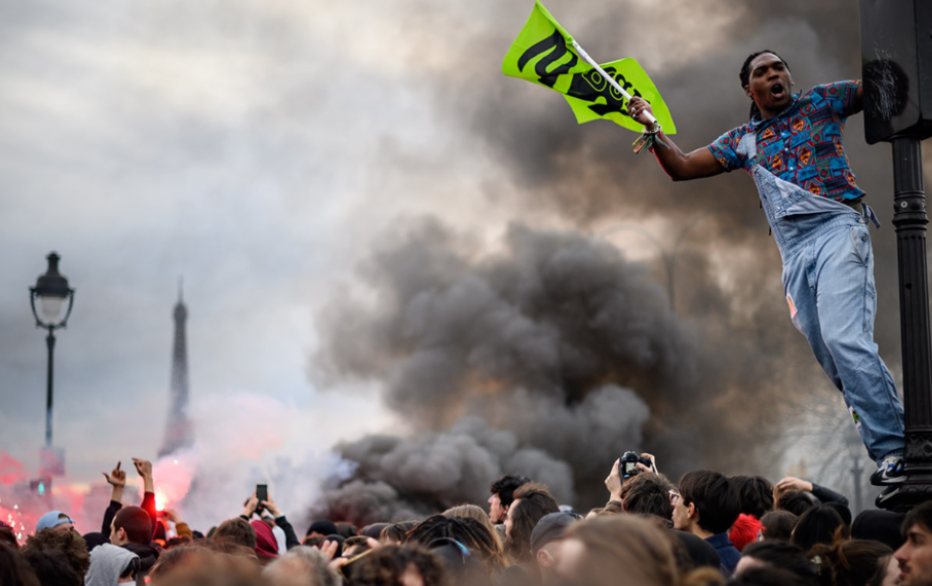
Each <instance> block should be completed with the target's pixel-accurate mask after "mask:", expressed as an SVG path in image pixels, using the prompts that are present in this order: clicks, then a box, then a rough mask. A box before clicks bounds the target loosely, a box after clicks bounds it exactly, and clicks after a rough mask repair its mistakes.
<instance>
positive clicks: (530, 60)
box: [502, 0, 676, 134]
mask: <svg viewBox="0 0 932 586" xmlns="http://www.w3.org/2000/svg"><path fill="white" fill-rule="evenodd" d="M602 68H603V69H604V70H605V73H607V74H608V75H610V76H612V77H613V78H614V79H615V81H617V82H618V84H619V85H621V87H623V88H624V89H625V91H627V92H628V93H629V94H631V95H633V96H640V97H642V98H644V99H645V100H646V101H647V102H648V103H649V104H650V105H651V109H652V110H653V112H654V117H655V118H657V121H658V122H660V124H661V126H662V127H663V131H664V132H665V133H667V134H676V125H675V124H674V123H673V117H672V116H670V110H669V109H668V108H667V105H666V104H665V103H664V101H663V98H661V97H660V92H659V91H657V88H656V86H654V82H652V81H651V79H650V77H649V76H648V75H647V73H646V72H645V71H644V70H643V69H642V68H641V66H640V65H639V64H638V62H637V61H635V60H634V59H619V60H618V61H612V62H611V63H607V64H605V65H603V66H602ZM502 73H504V74H505V75H509V76H511V77H518V78H520V79H526V80H528V81H531V82H534V83H536V84H539V85H542V86H545V87H548V88H550V89H552V90H554V91H557V92H560V93H561V94H563V95H564V96H565V97H566V101H567V102H569V105H570V108H572V109H573V113H574V114H575V115H576V121H577V122H579V123H580V124H583V123H585V122H589V121H591V120H596V119H598V118H603V119H606V120H611V121H612V122H614V123H616V124H618V125H620V126H624V127H625V128H628V129H630V130H633V131H635V132H641V131H642V130H643V129H644V127H643V125H641V124H639V123H637V122H635V121H634V120H632V119H631V118H630V117H629V116H628V115H627V113H626V106H627V102H628V101H627V100H626V99H625V98H624V96H622V95H621V94H620V93H618V91H617V90H616V89H615V88H613V87H612V86H611V85H610V84H609V83H608V81H607V80H605V79H604V78H603V77H602V75H601V74H600V73H599V72H598V71H596V70H595V68H593V67H592V66H591V65H589V64H588V63H586V62H585V61H584V60H581V59H580V58H579V55H578V54H577V52H576V50H575V49H574V48H573V37H572V36H571V35H570V34H569V33H568V32H567V31H566V29H564V28H563V27H562V26H560V23H558V22H557V21H556V19H555V18H553V16H552V15H551V14H550V12H549V11H548V10H547V9H546V8H545V7H544V5H543V4H541V3H540V0H536V1H535V3H534V10H533V11H531V16H530V17H529V18H528V21H527V23H526V24H525V25H524V28H523V29H522V30H521V33H520V34H519V35H518V38H517V39H515V41H514V43H512V45H511V48H510V49H508V53H507V54H506V55H505V60H504V61H503V62H502Z"/></svg>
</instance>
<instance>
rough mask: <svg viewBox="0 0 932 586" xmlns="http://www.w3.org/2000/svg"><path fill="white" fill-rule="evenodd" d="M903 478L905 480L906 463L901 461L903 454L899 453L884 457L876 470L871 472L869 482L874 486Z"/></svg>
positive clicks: (892, 482)
mask: <svg viewBox="0 0 932 586" xmlns="http://www.w3.org/2000/svg"><path fill="white" fill-rule="evenodd" d="M904 480H906V464H905V463H904V462H903V456H899V455H897V456H887V457H886V458H884V459H883V462H881V463H880V467H879V468H877V471H876V472H874V473H873V474H871V484H873V485H874V486H884V485H887V484H896V483H898V482H903V481H904Z"/></svg>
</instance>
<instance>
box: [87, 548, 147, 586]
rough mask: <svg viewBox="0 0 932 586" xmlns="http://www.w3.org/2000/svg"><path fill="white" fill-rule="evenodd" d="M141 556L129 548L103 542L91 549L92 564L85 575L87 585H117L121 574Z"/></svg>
mask: <svg viewBox="0 0 932 586" xmlns="http://www.w3.org/2000/svg"><path fill="white" fill-rule="evenodd" d="M138 559H139V556H138V555H136V554H135V553H133V552H131V551H129V550H128V549H125V548H122V547H117V546H115V545H110V544H109V543H103V544H101V545H98V546H97V547H95V548H94V549H93V550H92V551H91V566H90V567H89V568H88V570H87V574H86V575H85V576H84V584H85V586H116V585H117V584H118V583H119V581H120V575H121V574H123V573H124V571H125V570H126V568H127V566H129V564H130V562H132V561H133V560H138Z"/></svg>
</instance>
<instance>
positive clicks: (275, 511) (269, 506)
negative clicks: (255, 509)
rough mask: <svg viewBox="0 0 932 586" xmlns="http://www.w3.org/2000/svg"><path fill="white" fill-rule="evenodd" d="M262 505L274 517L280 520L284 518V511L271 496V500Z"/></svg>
mask: <svg viewBox="0 0 932 586" xmlns="http://www.w3.org/2000/svg"><path fill="white" fill-rule="evenodd" d="M259 504H260V505H262V506H263V507H264V508H265V509H266V510H268V512H269V513H271V514H272V517H274V518H275V519H278V518H279V517H281V516H282V510H281V509H279V508H278V505H276V504H275V501H274V500H273V499H272V496H271V495H269V499H268V500H266V501H262V502H261V503H259Z"/></svg>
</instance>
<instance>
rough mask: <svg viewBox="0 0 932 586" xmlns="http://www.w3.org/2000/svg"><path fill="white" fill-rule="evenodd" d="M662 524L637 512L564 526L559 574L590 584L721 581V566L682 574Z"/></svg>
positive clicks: (660, 585)
mask: <svg viewBox="0 0 932 586" xmlns="http://www.w3.org/2000/svg"><path fill="white" fill-rule="evenodd" d="M663 531H664V529H661V528H659V527H657V526H655V525H654V524H653V523H651V522H650V521H648V520H646V519H642V518H640V517H635V516H633V515H618V516H613V517H602V518H597V519H592V520H587V521H580V522H579V523H575V524H573V525H572V526H570V527H568V528H567V530H566V534H565V537H564V539H563V543H562V544H561V548H560V555H559V556H558V559H557V566H556V574H557V575H558V576H560V577H561V578H562V579H564V580H566V581H568V582H569V583H571V584H579V585H582V584H585V585H586V586H617V585H618V584H626V585H628V586H680V585H683V584H691V585H696V586H699V585H701V584H721V583H722V582H723V580H722V576H721V574H719V573H718V571H716V570H713V569H710V568H705V569H700V570H694V571H693V572H690V574H689V575H687V576H681V575H680V572H679V570H678V569H677V565H676V557H675V555H674V551H673V544H672V541H671V540H670V539H668V538H667V537H665V536H664V533H663Z"/></svg>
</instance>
